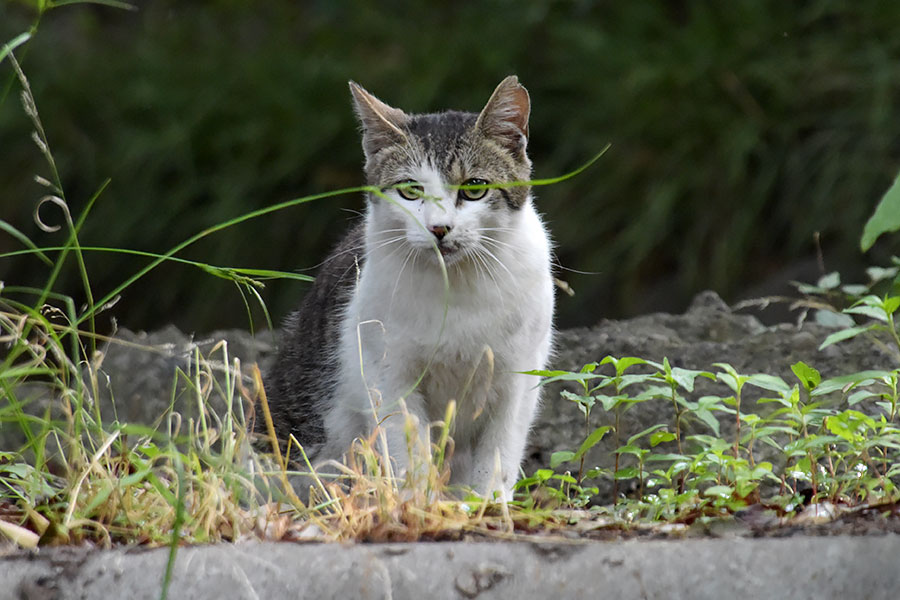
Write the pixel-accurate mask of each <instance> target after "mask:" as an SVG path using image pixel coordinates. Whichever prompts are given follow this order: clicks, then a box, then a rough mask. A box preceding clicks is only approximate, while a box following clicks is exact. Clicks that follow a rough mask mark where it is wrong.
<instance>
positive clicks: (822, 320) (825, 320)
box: [816, 290, 865, 329]
mask: <svg viewBox="0 0 900 600" xmlns="http://www.w3.org/2000/svg"><path fill="white" fill-rule="evenodd" d="M863 291H865V290H863ZM816 323H818V324H819V325H821V326H822V327H828V328H829V329H845V328H847V327H853V326H854V325H856V321H854V320H853V317H851V316H850V315H847V314H844V313H839V312H834V311H832V310H817V311H816Z"/></svg>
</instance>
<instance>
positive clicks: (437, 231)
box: [428, 225, 450, 240]
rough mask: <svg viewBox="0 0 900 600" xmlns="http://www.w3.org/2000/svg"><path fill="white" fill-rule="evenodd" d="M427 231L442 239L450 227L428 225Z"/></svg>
mask: <svg viewBox="0 0 900 600" xmlns="http://www.w3.org/2000/svg"><path fill="white" fill-rule="evenodd" d="M428 231H430V232H431V233H433V234H434V237H436V238H437V239H438V240H442V239H444V236H445V235H447V234H448V233H450V228H449V227H448V226H447V225H429V227H428Z"/></svg>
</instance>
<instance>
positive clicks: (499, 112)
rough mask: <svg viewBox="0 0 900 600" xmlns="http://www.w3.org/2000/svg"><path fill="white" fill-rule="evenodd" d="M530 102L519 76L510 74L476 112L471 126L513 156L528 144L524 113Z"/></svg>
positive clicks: (526, 116) (525, 115) (522, 151)
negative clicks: (475, 120)
mask: <svg viewBox="0 0 900 600" xmlns="http://www.w3.org/2000/svg"><path fill="white" fill-rule="evenodd" d="M530 112H531V101H530V100H529V98H528V90H526V89H525V88H524V86H522V84H521V83H519V78H518V77H516V76H515V75H510V76H509V77H507V78H506V79H504V80H503V81H501V82H500V85H498V86H497V89H495V90H494V93H493V94H491V99H490V100H488V102H487V104H486V105H485V106H484V108H483V109H482V111H481V114H479V115H478V121H477V122H476V123H475V127H476V128H478V129H481V131H482V132H483V133H484V134H485V135H487V136H488V137H492V138H494V139H498V140H499V141H500V142H501V143H502V144H503V145H504V146H505V147H506V148H508V149H509V150H510V151H511V152H512V153H513V154H514V155H515V156H518V155H519V154H520V153H524V152H525V146H526V145H527V144H528V115H529V113H530Z"/></svg>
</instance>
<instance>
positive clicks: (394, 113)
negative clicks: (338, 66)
mask: <svg viewBox="0 0 900 600" xmlns="http://www.w3.org/2000/svg"><path fill="white" fill-rule="evenodd" d="M349 83H350V93H351V94H353V105H354V107H355V108H356V115H357V116H358V117H359V121H360V123H362V127H363V150H364V151H365V153H366V156H372V155H373V154H375V153H376V152H378V150H380V149H381V148H383V147H384V146H387V145H390V144H395V143H397V142H402V141H403V140H405V139H406V133H404V131H403V128H404V126H405V125H406V123H407V122H408V121H409V116H408V115H407V114H406V113H405V112H403V111H402V110H400V109H399V108H394V107H392V106H388V105H387V104H385V103H384V102H382V101H381V100H379V99H378V98H376V97H375V96H373V95H372V94H370V93H369V92H367V91H366V90H364V89H363V88H362V86H360V85H358V84H357V83H355V82H353V81H351V82H349Z"/></svg>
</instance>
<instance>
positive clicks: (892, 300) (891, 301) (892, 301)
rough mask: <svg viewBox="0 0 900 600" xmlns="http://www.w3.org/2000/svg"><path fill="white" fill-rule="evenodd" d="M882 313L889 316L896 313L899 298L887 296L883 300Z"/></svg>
mask: <svg viewBox="0 0 900 600" xmlns="http://www.w3.org/2000/svg"><path fill="white" fill-rule="evenodd" d="M883 306H884V312H886V313H887V314H889V315H892V314H894V313H895V312H897V309H898V308H900V296H888V297H887V298H885V299H884V304H883Z"/></svg>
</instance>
